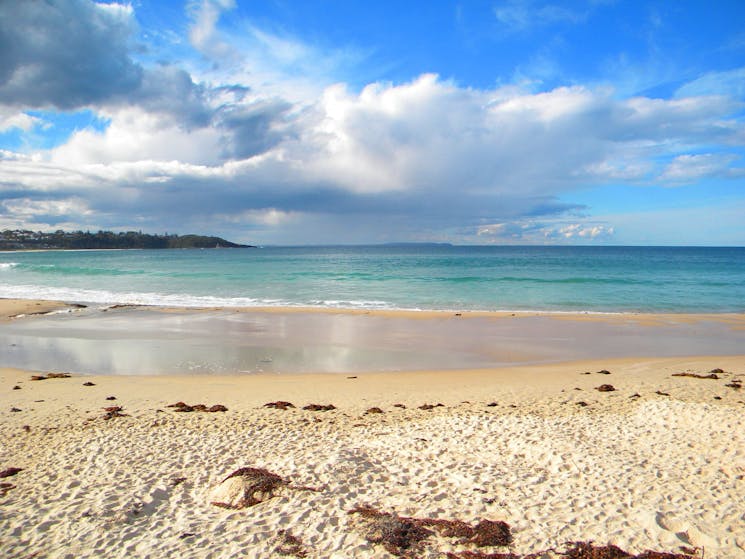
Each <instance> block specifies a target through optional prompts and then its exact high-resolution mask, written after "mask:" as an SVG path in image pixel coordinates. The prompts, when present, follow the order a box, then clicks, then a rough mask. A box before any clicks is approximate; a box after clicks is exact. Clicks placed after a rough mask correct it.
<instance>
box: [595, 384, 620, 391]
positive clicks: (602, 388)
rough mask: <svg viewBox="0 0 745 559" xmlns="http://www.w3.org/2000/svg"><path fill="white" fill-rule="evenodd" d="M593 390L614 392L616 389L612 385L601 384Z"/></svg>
mask: <svg viewBox="0 0 745 559" xmlns="http://www.w3.org/2000/svg"><path fill="white" fill-rule="evenodd" d="M595 390H597V391H598V392H614V391H615V390H616V388H615V387H614V386H613V385H612V384H601V385H600V386H598V387H596V388H595Z"/></svg>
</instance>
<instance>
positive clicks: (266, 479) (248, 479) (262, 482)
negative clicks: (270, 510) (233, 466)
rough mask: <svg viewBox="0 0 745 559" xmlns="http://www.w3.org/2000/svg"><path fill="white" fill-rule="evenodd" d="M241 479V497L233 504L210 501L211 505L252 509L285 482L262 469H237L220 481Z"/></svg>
mask: <svg viewBox="0 0 745 559" xmlns="http://www.w3.org/2000/svg"><path fill="white" fill-rule="evenodd" d="M234 477H241V478H243V481H244V483H245V487H244V488H243V495H242V497H241V498H240V499H239V500H238V501H237V502H236V503H233V504H230V503H224V502H220V501H212V504H213V505H215V506H218V507H222V508H226V509H242V508H245V507H252V506H254V505H257V504H259V503H261V502H262V501H264V500H266V498H268V497H267V495H268V496H269V497H271V496H272V494H273V492H274V490H275V489H276V488H277V487H280V486H282V485H286V484H287V482H286V481H285V480H284V479H283V478H282V477H281V476H278V475H277V474H275V473H273V472H270V471H269V470H266V469H264V468H239V469H237V470H235V471H234V472H233V473H231V474H230V475H229V476H228V477H226V478H225V479H224V480H222V483H225V482H226V481H228V480H229V479H231V478H234Z"/></svg>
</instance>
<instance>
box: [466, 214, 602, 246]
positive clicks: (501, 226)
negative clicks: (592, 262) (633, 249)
mask: <svg viewBox="0 0 745 559" xmlns="http://www.w3.org/2000/svg"><path fill="white" fill-rule="evenodd" d="M614 235H615V228H614V227H613V226H610V225H608V224H607V223H599V222H597V221H593V220H590V219H584V220H582V221H579V222H577V221H574V222H567V221H561V220H558V221H557V220H553V221H552V220H548V221H546V220H533V219H527V220H518V221H510V222H502V223H492V224H488V225H482V226H480V227H478V228H477V231H476V236H477V238H478V239H479V241H481V242H484V241H490V242H493V243H499V244H503V243H518V244H519V243H527V244H544V243H551V244H553V243H557V242H559V243H577V242H590V241H596V240H603V241H609V240H611V239H612V238H613V236H614Z"/></svg>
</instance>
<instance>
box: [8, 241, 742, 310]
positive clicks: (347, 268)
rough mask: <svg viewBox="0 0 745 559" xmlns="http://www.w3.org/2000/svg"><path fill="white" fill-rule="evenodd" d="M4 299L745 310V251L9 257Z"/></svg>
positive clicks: (381, 249) (321, 250)
mask: <svg viewBox="0 0 745 559" xmlns="http://www.w3.org/2000/svg"><path fill="white" fill-rule="evenodd" d="M0 297H5V298H43V299H54V300H63V301H72V302H80V303H89V304H91V303H92V304H102V305H107V304H145V305H171V306H180V307H203V306H224V307H238V306H240V307H251V306H261V307H264V306H280V307H281V306H289V307H296V306H297V307H321V308H353V309H421V310H466V311H467V310H485V311H547V312H558V311H563V312H620V313H627V312H672V313H697V312H712V313H724V312H743V311H745V248H724V247H718V248H702V247H695V248H694V247H569V246H551V247H535V246H530V247H517V246H508V247H506V246H502V247H491V246H490V247H485V246H449V245H405V246H352V247H349V246H343V247H267V248H256V249H219V250H218V249H209V250H127V251H100V250H91V251H46V252H3V253H0Z"/></svg>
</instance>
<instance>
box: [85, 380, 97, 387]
mask: <svg viewBox="0 0 745 559" xmlns="http://www.w3.org/2000/svg"><path fill="white" fill-rule="evenodd" d="M83 386H96V384H95V383H93V382H91V381H88V382H84V383H83Z"/></svg>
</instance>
